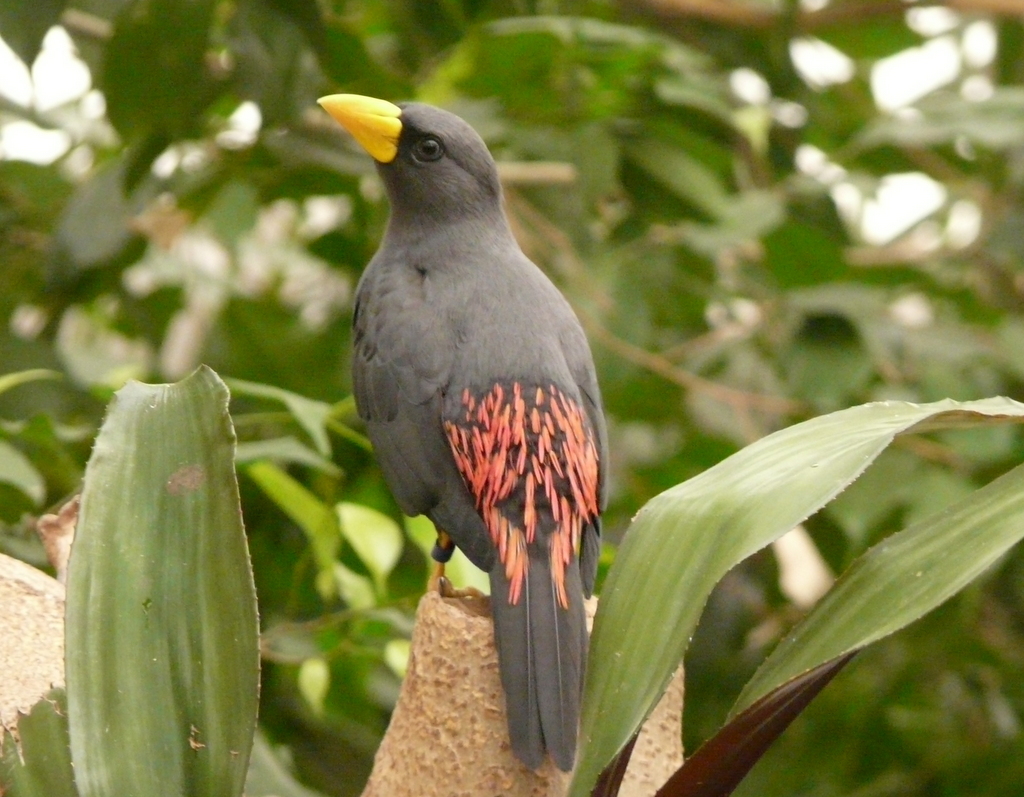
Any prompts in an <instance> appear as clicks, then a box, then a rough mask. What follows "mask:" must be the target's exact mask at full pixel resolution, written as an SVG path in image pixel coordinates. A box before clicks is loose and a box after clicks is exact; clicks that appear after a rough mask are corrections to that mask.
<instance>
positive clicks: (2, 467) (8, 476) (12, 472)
mask: <svg viewBox="0 0 1024 797" xmlns="http://www.w3.org/2000/svg"><path fill="white" fill-rule="evenodd" d="M0 482H3V483H4V484H10V485H11V486H12V487H16V488H17V489H19V490H21V492H23V493H24V494H25V495H27V496H28V497H29V498H31V499H32V503H34V504H35V505H36V506H39V504H41V503H42V502H43V499H44V498H45V497H46V482H44V481H43V477H42V476H41V475H40V473H39V471H37V470H36V469H35V467H34V466H33V465H32V463H31V462H30V461H29V459H28V457H26V456H25V455H24V454H22V453H21V452H20V451H19V450H18V449H16V448H15V447H14V446H12V445H11V444H10V443H8V442H6V441H4V440H0Z"/></svg>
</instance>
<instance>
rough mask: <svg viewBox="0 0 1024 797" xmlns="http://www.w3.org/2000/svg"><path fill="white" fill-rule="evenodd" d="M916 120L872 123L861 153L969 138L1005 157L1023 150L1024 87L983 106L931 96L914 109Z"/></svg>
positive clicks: (1004, 90)
mask: <svg viewBox="0 0 1024 797" xmlns="http://www.w3.org/2000/svg"><path fill="white" fill-rule="evenodd" d="M916 111H917V113H915V114H914V115H913V116H907V117H903V116H902V115H901V116H886V117H879V118H877V119H875V120H873V121H872V122H871V123H870V124H868V126H867V127H866V129H865V130H864V132H863V133H862V134H861V135H860V136H859V137H858V138H857V143H858V144H859V145H860V146H863V147H875V146H878V145H880V144H898V145H900V146H909V147H927V146H933V145H935V144H949V143H952V142H954V141H956V140H957V139H959V138H965V139H967V140H969V141H972V142H973V143H975V144H978V145H980V146H982V147H988V148H989V149H993V150H996V151H1002V150H1006V149H1011V148H1015V147H1020V146H1021V145H1022V144H1024V125H1021V123H1020V120H1021V119H1022V118H1024V87H999V88H996V89H995V90H994V92H993V94H992V96H991V97H988V98H987V99H984V100H966V99H964V98H963V97H961V96H960V95H959V94H953V93H951V92H941V93H938V94H933V95H931V96H929V97H927V98H925V99H924V100H922V101H921V102H920V103H918V104H917V106H916Z"/></svg>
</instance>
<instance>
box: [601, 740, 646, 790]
mask: <svg viewBox="0 0 1024 797" xmlns="http://www.w3.org/2000/svg"><path fill="white" fill-rule="evenodd" d="M639 735H640V734H639V733H634V734H633V738H632V739H630V740H629V741H628V742H626V746H625V747H623V748H622V749H621V750H619V753H618V755H616V756H615V758H613V759H612V761H611V763H610V764H608V766H606V767H605V768H604V772H602V773H601V777H599V778H598V779H597V783H596V784H595V785H594V790H593V791H592V792H591V793H590V797H616V795H617V794H618V793H619V787H620V786H622V779H623V778H624V777H625V776H626V767H628V766H629V759H630V756H632V755H633V746H634V745H635V744H636V737H637V736H639Z"/></svg>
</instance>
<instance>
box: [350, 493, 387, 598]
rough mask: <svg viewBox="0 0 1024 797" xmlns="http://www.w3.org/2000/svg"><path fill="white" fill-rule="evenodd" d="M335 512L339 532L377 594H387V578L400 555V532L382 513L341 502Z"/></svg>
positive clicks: (359, 505)
mask: <svg viewBox="0 0 1024 797" xmlns="http://www.w3.org/2000/svg"><path fill="white" fill-rule="evenodd" d="M335 509H336V510H337V512H338V522H339V523H340V524H341V533H342V536H343V537H344V538H345V540H346V541H347V542H348V544H349V545H351V546H352V548H353V550H354V551H355V552H356V555H357V556H358V557H359V558H360V559H361V560H362V562H363V564H364V565H366V569H367V570H369V571H370V575H372V576H373V582H374V586H375V587H376V589H377V594H378V595H380V596H384V595H385V594H386V593H387V582H388V575H390V573H391V571H392V569H394V567H395V563H396V562H398V557H399V556H401V555H402V530H401V529H400V528H399V527H398V524H397V523H395V521H393V520H392V519H391V518H389V517H388V516H387V515H385V514H384V513H383V512H378V511H377V510H376V509H371V508H370V507H368V506H363V505H362V504H352V503H348V502H342V503H340V504H338V505H337V506H336V507H335Z"/></svg>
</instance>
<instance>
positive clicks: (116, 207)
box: [53, 154, 156, 279]
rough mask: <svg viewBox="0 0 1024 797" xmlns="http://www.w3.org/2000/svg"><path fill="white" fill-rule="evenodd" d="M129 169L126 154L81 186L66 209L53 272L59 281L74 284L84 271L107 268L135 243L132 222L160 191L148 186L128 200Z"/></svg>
mask: <svg viewBox="0 0 1024 797" xmlns="http://www.w3.org/2000/svg"><path fill="white" fill-rule="evenodd" d="M129 166H130V163H129V159H128V157H127V154H122V155H121V156H120V157H118V158H116V159H115V160H113V161H111V162H110V163H107V164H104V165H103V167H102V168H100V169H99V170H98V171H97V172H95V173H94V174H93V175H92V176H91V178H90V179H88V180H86V181H85V182H83V183H82V184H81V185H79V187H78V188H77V189H76V190H75V193H74V195H73V196H72V197H71V199H70V200H69V201H68V203H67V205H66V206H65V207H64V211H63V213H62V214H61V217H60V221H59V222H58V224H57V229H56V232H55V237H56V245H57V257H56V259H55V262H54V264H53V269H54V271H55V272H56V276H57V277H58V278H63V279H70V278H71V277H73V276H74V274H75V272H77V271H79V270H82V269H89V268H95V267H97V266H102V265H105V264H106V263H107V262H108V261H109V260H111V259H112V258H115V257H117V256H118V255H120V254H121V253H122V252H123V251H124V250H125V248H126V247H127V246H128V244H129V243H130V242H131V241H132V240H133V238H135V237H136V233H135V232H134V231H133V229H132V227H131V224H130V223H129V222H130V220H131V218H132V217H134V216H136V215H138V214H139V213H140V212H142V209H143V207H144V206H145V204H146V202H148V201H149V199H151V198H152V197H153V196H154V195H155V193H156V189H155V186H154V185H153V184H152V183H150V182H148V181H147V182H145V183H143V184H142V185H141V186H140V187H139V188H137V189H136V190H135V191H133V192H131V193H130V194H128V192H127V189H126V188H125V186H126V183H127V173H128V169H129Z"/></svg>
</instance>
